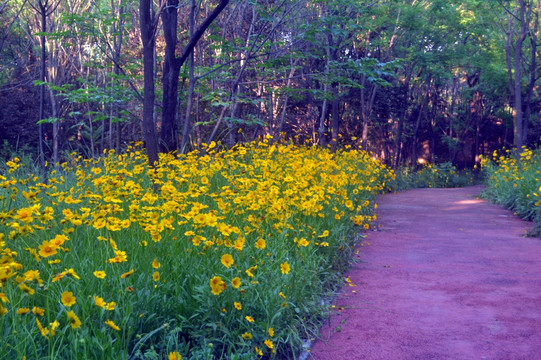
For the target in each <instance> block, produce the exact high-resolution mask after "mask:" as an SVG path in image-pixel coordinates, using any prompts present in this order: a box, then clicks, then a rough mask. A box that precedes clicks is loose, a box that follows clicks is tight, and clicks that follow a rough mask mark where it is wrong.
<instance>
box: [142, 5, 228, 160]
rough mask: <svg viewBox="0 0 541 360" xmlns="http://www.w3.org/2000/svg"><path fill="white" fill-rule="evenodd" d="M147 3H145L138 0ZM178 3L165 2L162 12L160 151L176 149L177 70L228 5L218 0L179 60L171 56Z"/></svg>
mask: <svg viewBox="0 0 541 360" xmlns="http://www.w3.org/2000/svg"><path fill="white" fill-rule="evenodd" d="M140 1H147V0H140ZM178 3H179V1H178V0H167V7H166V8H165V9H164V11H163V12H162V22H163V31H164V38H165V59H164V66H163V113H162V133H161V142H160V148H161V151H174V150H177V148H178V124H177V122H176V112H177V95H178V94H177V90H178V78H179V74H180V68H181V67H182V65H183V64H184V63H185V62H186V60H187V59H188V56H190V54H191V53H192V51H193V49H194V47H195V45H196V44H197V42H198V41H199V39H200V38H201V37H202V36H203V34H204V33H205V31H206V30H207V28H208V27H209V26H210V24H211V23H212V22H213V21H214V19H216V17H218V15H219V14H220V13H221V12H222V10H223V9H225V7H226V6H227V4H228V3H229V0H220V3H219V4H218V5H217V6H216V8H214V10H213V11H212V12H211V13H210V14H209V16H208V17H207V18H206V19H205V21H203V23H202V24H201V25H200V26H199V27H198V28H197V30H196V31H195V33H194V34H193V36H192V37H191V38H190V41H189V42H188V44H187V45H186V47H185V48H184V50H183V52H182V54H181V55H180V57H178V58H177V57H176V56H175V48H176V44H177V36H176V32H177V26H178V22H177V13H178Z"/></svg>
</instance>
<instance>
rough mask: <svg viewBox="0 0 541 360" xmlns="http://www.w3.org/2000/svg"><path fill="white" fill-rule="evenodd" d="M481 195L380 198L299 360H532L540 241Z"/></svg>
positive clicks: (540, 316)
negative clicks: (373, 220) (369, 228)
mask: <svg viewBox="0 0 541 360" xmlns="http://www.w3.org/2000/svg"><path fill="white" fill-rule="evenodd" d="M480 191H481V187H479V186H474V187H468V188H461V189H420V190H411V191H405V192H401V193H398V194H389V195H384V196H381V197H380V198H379V199H378V203H379V207H378V221H377V223H378V230H379V231H374V232H370V233H368V236H367V237H366V238H365V239H364V241H363V242H364V245H363V246H362V247H360V248H359V253H358V255H357V256H358V258H359V260H360V262H359V263H357V264H356V265H355V266H354V267H353V268H352V269H351V270H350V271H349V272H348V274H347V275H348V276H349V278H350V280H351V282H352V283H353V284H355V285H356V286H354V287H352V286H347V285H346V286H345V287H344V288H343V289H342V292H341V293H340V295H339V296H337V298H336V299H335V300H334V302H333V304H334V305H335V306H336V308H335V309H334V310H333V314H332V315H331V317H330V319H329V320H328V322H327V323H326V324H325V325H324V326H323V328H322V329H321V330H320V333H321V338H320V339H319V340H317V341H316V342H315V343H314V346H313V347H312V349H311V351H310V356H308V359H315V360H327V359H329V360H348V359H374V360H375V359H382V360H400V359H408V360H409V359H419V360H425V359H426V360H428V359H437V360H443V359H453V360H468V359H496V360H504V359H509V360H526V359H527V360H530V359H531V360H538V359H541V239H537V238H526V237H524V236H523V235H524V234H525V232H526V231H527V230H528V229H529V228H530V226H531V225H530V224H529V223H527V222H523V221H521V220H519V219H517V218H515V217H513V215H512V213H510V212H509V211H507V210H503V209H501V208H499V207H497V206H494V205H490V204H489V203H487V202H486V201H483V200H478V199H477V198H476V197H477V195H479V193H480ZM368 244H369V245H368Z"/></svg>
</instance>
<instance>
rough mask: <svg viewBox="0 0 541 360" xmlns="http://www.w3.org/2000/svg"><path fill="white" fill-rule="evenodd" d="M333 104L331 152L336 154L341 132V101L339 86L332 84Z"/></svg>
mask: <svg viewBox="0 0 541 360" xmlns="http://www.w3.org/2000/svg"><path fill="white" fill-rule="evenodd" d="M331 92H332V97H333V100H332V103H331V114H332V115H331V116H332V137H331V152H333V153H334V152H336V149H337V148H338V134H339V132H340V99H339V98H338V96H339V91H338V84H337V83H333V84H331Z"/></svg>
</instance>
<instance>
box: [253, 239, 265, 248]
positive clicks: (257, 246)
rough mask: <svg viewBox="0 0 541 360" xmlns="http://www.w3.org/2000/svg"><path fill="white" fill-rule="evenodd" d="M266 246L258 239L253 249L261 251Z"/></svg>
mask: <svg viewBox="0 0 541 360" xmlns="http://www.w3.org/2000/svg"><path fill="white" fill-rule="evenodd" d="M266 246H267V243H266V242H265V240H263V239H259V240H257V241H256V242H255V247H256V248H258V249H261V250H263V249H264V248H265V247H266Z"/></svg>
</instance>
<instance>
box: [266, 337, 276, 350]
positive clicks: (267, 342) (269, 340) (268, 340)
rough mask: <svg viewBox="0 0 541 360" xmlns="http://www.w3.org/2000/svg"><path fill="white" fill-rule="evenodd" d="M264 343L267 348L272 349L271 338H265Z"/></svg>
mask: <svg viewBox="0 0 541 360" xmlns="http://www.w3.org/2000/svg"><path fill="white" fill-rule="evenodd" d="M265 345H267V347H268V348H269V349H273V348H274V344H273V343H272V340H271V339H267V340H265Z"/></svg>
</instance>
